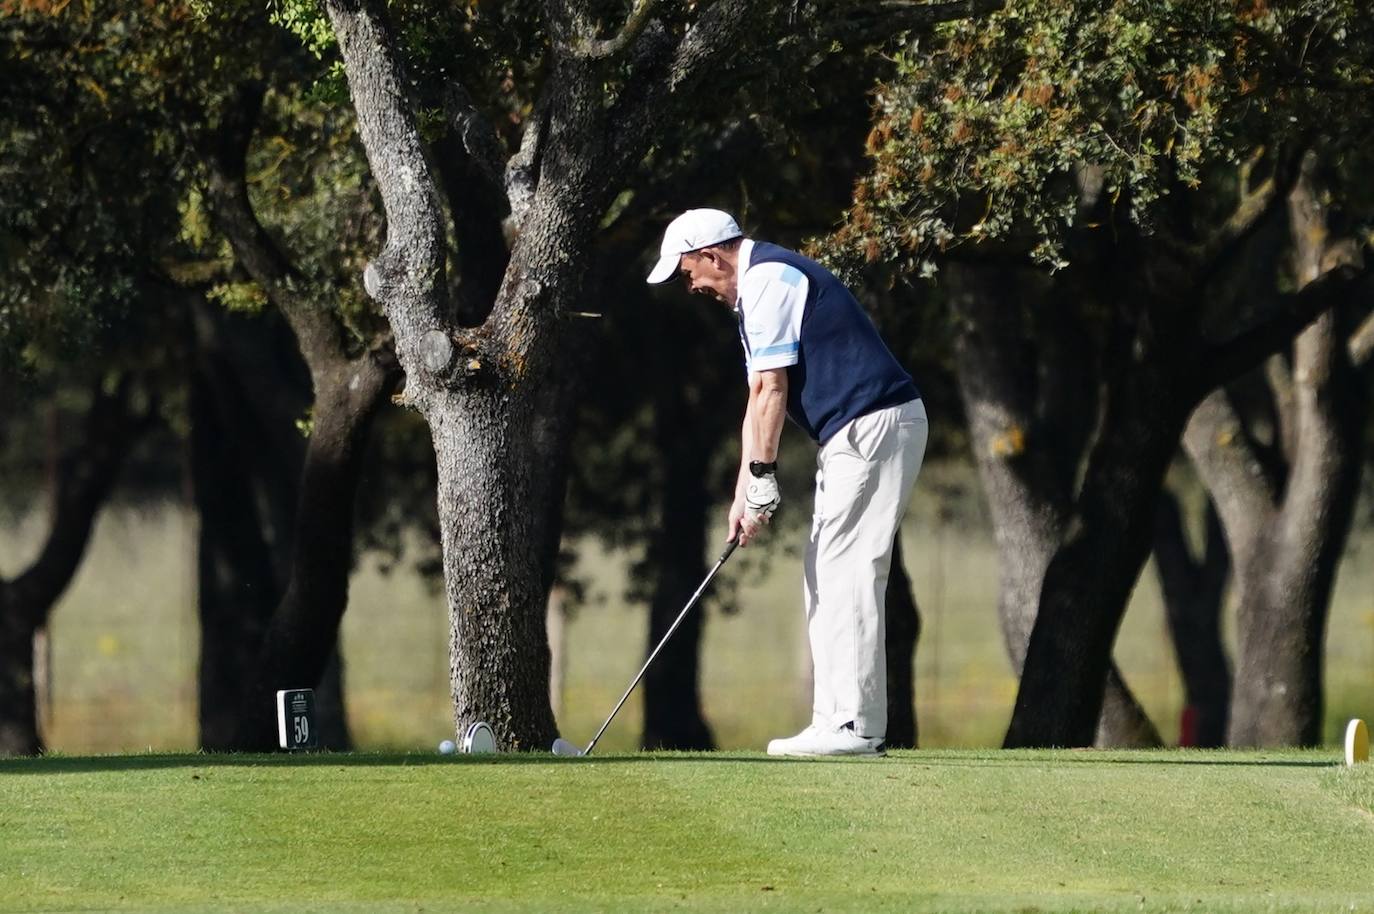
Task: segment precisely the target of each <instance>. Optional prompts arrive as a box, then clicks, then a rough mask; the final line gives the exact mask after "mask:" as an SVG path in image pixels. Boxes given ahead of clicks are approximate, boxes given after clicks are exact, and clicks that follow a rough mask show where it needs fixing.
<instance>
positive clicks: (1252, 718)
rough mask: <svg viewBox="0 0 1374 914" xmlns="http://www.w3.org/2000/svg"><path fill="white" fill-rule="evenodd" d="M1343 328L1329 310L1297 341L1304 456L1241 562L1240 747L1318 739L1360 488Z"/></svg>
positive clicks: (1356, 396) (1236, 720)
mask: <svg viewBox="0 0 1374 914" xmlns="http://www.w3.org/2000/svg"><path fill="white" fill-rule="evenodd" d="M1338 327H1339V321H1338V319H1337V315H1335V314H1327V315H1324V316H1323V317H1321V318H1318V320H1317V321H1316V322H1315V323H1314V324H1313V325H1312V326H1311V327H1310V328H1308V329H1307V330H1306V331H1304V332H1303V334H1302V335H1301V336H1300V337H1299V338H1298V341H1297V343H1296V347H1295V359H1294V361H1295V369H1296V370H1295V372H1294V375H1295V377H1294V386H1295V389H1296V403H1295V407H1296V410H1297V426H1298V433H1297V436H1296V442H1297V453H1296V455H1295V457H1294V460H1293V465H1292V469H1291V471H1290V473H1289V476H1288V481H1287V484H1286V486H1285V487H1284V491H1283V501H1282V503H1281V504H1280V505H1279V508H1278V511H1277V514H1276V516H1274V518H1273V520H1272V522H1270V523H1268V524H1265V525H1264V526H1263V527H1262V528H1261V529H1260V530H1259V531H1258V536H1257V537H1256V539H1255V540H1254V542H1253V544H1252V548H1251V549H1250V550H1248V551H1247V553H1246V554H1245V556H1244V558H1243V559H1242V560H1240V561H1238V568H1237V575H1238V608H1237V626H1236V629H1237V633H1238V651H1237V660H1236V676H1235V699H1234V704H1233V708H1232V714H1231V726H1230V733H1229V742H1230V744H1231V745H1233V746H1290V745H1300V746H1311V745H1316V744H1317V743H1319V742H1320V740H1321V726H1322V714H1323V693H1322V655H1323V651H1324V649H1325V636H1326V620H1327V615H1328V612H1329V609H1330V599H1331V590H1332V587H1333V586H1334V583H1335V576H1336V567H1337V564H1338V562H1339V560H1340V556H1341V552H1342V550H1343V549H1344V547H1345V542H1346V538H1347V536H1348V534H1349V530H1350V523H1351V518H1352V514H1353V511H1354V505H1355V496H1356V494H1357V490H1358V487H1359V462H1360V436H1361V426H1362V421H1363V416H1364V404H1363V398H1362V394H1361V392H1360V390H1359V384H1358V379H1357V378H1356V377H1355V374H1354V370H1353V368H1352V366H1351V364H1350V360H1349V355H1348V353H1347V351H1346V347H1345V344H1344V335H1343V334H1341V333H1340V332H1339V331H1338Z"/></svg>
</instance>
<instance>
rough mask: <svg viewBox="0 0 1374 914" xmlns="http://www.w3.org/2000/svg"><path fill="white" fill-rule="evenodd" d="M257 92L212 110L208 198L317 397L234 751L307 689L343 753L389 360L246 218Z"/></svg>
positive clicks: (256, 742)
mask: <svg viewBox="0 0 1374 914" xmlns="http://www.w3.org/2000/svg"><path fill="white" fill-rule="evenodd" d="M264 91H265V89H264V87H263V86H261V85H259V84H256V83H246V84H244V85H242V86H240V87H239V90H238V91H237V92H236V93H235V94H234V95H233V96H232V97H231V98H230V99H229V101H228V102H227V103H226V105H225V107H224V109H223V110H222V111H221V122H220V125H219V131H218V133H217V135H216V137H215V141H214V142H213V143H207V145H206V147H205V149H204V150H203V151H204V156H205V161H206V166H207V173H208V176H209V180H208V182H207V190H208V194H207V199H208V201H209V203H210V210H211V214H212V217H213V218H214V221H215V224H216V226H217V227H218V228H219V229H220V230H221V231H222V232H223V233H224V234H225V236H226V237H227V238H228V239H229V241H230V243H231V245H232V246H233V248H234V253H235V256H236V257H237V258H238V260H239V262H240V264H241V265H242V266H243V268H244V269H245V270H246V271H247V272H248V273H249V274H250V275H251V276H252V277H253V278H254V279H255V280H256V281H257V282H258V283H259V285H261V286H262V288H263V289H264V290H265V291H266V293H267V295H268V297H269V298H270V299H271V301H272V302H273V304H274V305H275V306H276V307H277V308H278V310H279V311H280V312H281V314H282V315H283V316H284V317H285V318H286V321H287V323H288V324H289V325H290V327H291V331H292V333H293V335H294V337H295V343H296V346H297V348H298V349H299V351H300V355H301V358H302V359H303V361H304V362H305V364H306V365H307V366H308V369H309V379H310V385H311V388H312V390H313V394H314V399H313V410H312V414H311V428H310V435H309V442H308V444H307V445H306V447H305V449H304V456H303V457H302V458H301V459H300V460H299V461H296V462H294V464H295V465H293V466H292V467H291V468H290V470H289V471H288V472H286V473H282V474H279V475H281V476H282V478H284V479H290V480H291V482H292V483H293V485H291V486H289V487H287V486H278V488H290V489H292V490H293V491H294V493H295V495H294V497H295V498H297V499H298V503H297V504H295V505H292V506H291V508H292V510H290V511H289V512H283V513H284V514H286V516H287V517H288V518H289V522H286V523H278V524H275V525H274V527H275V530H276V533H277V538H276V542H274V543H273V547H274V548H273V551H274V554H275V555H276V556H277V557H278V558H279V559H280V557H282V556H286V561H284V562H282V561H280V560H279V561H278V562H276V563H275V564H276V565H277V580H278V581H280V582H281V583H280V584H279V586H278V588H277V590H276V593H279V594H280V597H279V599H276V600H273V602H272V611H271V617H270V621H267V622H266V627H265V630H263V632H262V637H261V638H260V639H259V640H258V643H257V644H256V645H255V646H254V647H253V648H252V653H253V660H252V663H251V666H250V668H249V671H248V673H247V675H245V676H244V677H243V679H242V687H241V693H242V702H241V704H240V707H239V713H238V728H237V732H236V733H235V734H234V736H233V744H234V746H235V747H237V748H242V749H270V748H273V747H274V746H275V745H276V725H275V692H276V691H278V690H281V689H296V688H314V689H316V690H317V692H318V695H317V704H316V707H317V712H318V723H319V726H320V735H321V738H322V744H323V745H326V746H328V747H330V748H345V747H347V745H348V743H349V739H348V732H347V724H346V719H345V711H344V707H343V690H342V673H341V670H342V666H341V661H340V660H339V657H338V650H337V644H338V633H339V624H340V621H341V620H342V617H343V613H344V610H345V609H346V608H347V605H348V582H349V576H350V574H351V572H352V568H353V515H354V503H355V501H356V495H357V488H358V482H359V473H360V471H361V467H362V461H363V456H364V451H365V450H366V442H367V438H368V435H369V433H370V429H371V425H372V419H373V417H374V416H375V415H376V412H377V410H378V408H379V407H380V406H381V404H382V403H383V402H384V401H385V399H386V398H387V396H388V394H389V393H390V391H391V389H392V387H393V384H394V381H395V363H394V356H393V355H392V353H391V351H390V349H389V346H388V344H387V342H386V341H385V340H376V339H374V340H372V341H370V342H369V343H368V344H367V345H364V346H359V345H358V343H357V341H356V340H355V341H352V342H350V337H351V333H350V331H349V330H347V329H346V328H345V327H344V325H343V322H342V321H341V320H339V319H338V318H337V317H336V316H335V315H334V314H333V311H332V309H331V308H329V307H327V306H326V305H324V304H322V301H323V300H327V298H328V297H329V296H330V295H332V294H337V292H335V291H334V290H332V289H330V288H329V287H328V286H325V285H321V284H320V283H319V282H317V281H315V280H312V279H311V278H310V277H308V276H306V275H305V274H304V273H303V272H302V271H300V270H298V269H297V268H296V267H295V265H294V263H293V262H292V261H291V260H290V259H289V258H288V257H287V255H286V254H285V252H284V251H282V250H281V249H280V248H279V247H278V246H277V245H276V243H275V241H274V240H273V239H272V237H271V236H270V235H269V234H268V232H267V231H266V230H265V229H264V228H263V226H262V225H261V223H259V221H258V219H257V216H256V214H255V213H254V211H253V208H252V205H251V203H250V201H249V199H248V191H247V175H246V170H247V168H246V160H247V151H248V146H249V143H250V141H251V139H252V136H253V131H254V128H255V125H256V122H257V118H258V115H259V113H260V111H261V107H262V99H263V95H264ZM358 349H360V350H361V351H355V350H358ZM288 531H289V532H288ZM288 544H289V545H288Z"/></svg>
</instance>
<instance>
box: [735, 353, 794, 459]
mask: <svg viewBox="0 0 1374 914" xmlns="http://www.w3.org/2000/svg"><path fill="white" fill-rule="evenodd" d="M748 415H749V416H750V417H751V418H752V420H753V426H754V428H753V442H752V446H751V447H750V448H749V451H750V453H751V454H752V455H753V456H751V457H747V458H745V459H746V461H747V460H762V461H763V462H764V463H772V462H773V461H774V460H777V459H778V441H779V440H780V439H781V437H782V423H783V420H784V419H786V418H787V375H786V373H784V372H781V371H779V372H768V373H766V374H761V375H758V376H756V380H755V382H754V383H753V384H751V385H750V389H749V410H748Z"/></svg>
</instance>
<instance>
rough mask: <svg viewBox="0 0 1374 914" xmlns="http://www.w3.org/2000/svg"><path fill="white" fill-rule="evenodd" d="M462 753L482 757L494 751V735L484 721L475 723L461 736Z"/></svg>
mask: <svg viewBox="0 0 1374 914" xmlns="http://www.w3.org/2000/svg"><path fill="white" fill-rule="evenodd" d="M463 751H464V752H466V753H468V754H470V755H483V754H486V753H489V752H495V751H497V750H496V735H495V734H494V733H492V732H491V727H490V726H488V725H487V724H486V723H485V722H484V721H480V720H479V721H477V722H476V723H474V724H473V725H472V726H470V727H468V730H467V732H466V733H465V734H463Z"/></svg>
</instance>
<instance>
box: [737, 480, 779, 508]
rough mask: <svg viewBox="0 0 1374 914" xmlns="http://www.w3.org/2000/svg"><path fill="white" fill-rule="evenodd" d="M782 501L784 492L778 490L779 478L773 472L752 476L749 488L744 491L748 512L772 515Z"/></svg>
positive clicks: (745, 506)
mask: <svg viewBox="0 0 1374 914" xmlns="http://www.w3.org/2000/svg"><path fill="white" fill-rule="evenodd" d="M781 502H782V492H780V491H779V490H778V478H777V477H776V476H774V475H773V474H772V473H765V474H764V475H762V476H751V477H750V478H749V488H748V489H746V490H745V492H744V510H745V513H746V514H753V515H762V516H764V517H772V516H773V513H774V512H775V511H777V510H778V505H779V504H780V503H781Z"/></svg>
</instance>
